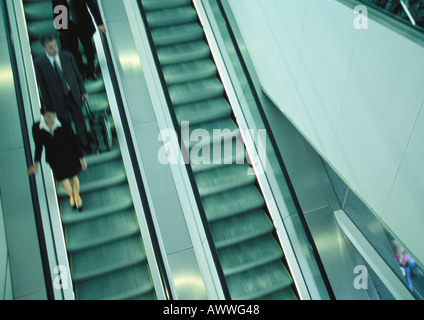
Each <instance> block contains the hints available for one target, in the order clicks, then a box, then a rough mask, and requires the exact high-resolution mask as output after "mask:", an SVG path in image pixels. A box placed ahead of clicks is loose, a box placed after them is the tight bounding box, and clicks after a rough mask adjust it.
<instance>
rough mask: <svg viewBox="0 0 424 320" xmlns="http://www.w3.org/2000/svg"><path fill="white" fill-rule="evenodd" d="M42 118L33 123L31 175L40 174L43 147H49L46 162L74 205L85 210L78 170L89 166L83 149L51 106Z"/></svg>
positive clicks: (43, 112) (69, 128) (72, 205)
mask: <svg viewBox="0 0 424 320" xmlns="http://www.w3.org/2000/svg"><path fill="white" fill-rule="evenodd" d="M42 114H43V116H42V118H41V120H40V122H37V123H35V124H34V125H33V127H32V134H33V138H34V142H35V156H34V165H33V166H32V167H30V168H29V169H28V171H27V174H28V176H32V175H35V174H37V172H38V170H39V164H40V161H41V155H42V152H43V148H45V149H46V162H47V163H48V164H49V165H50V167H51V169H52V171H53V175H54V177H55V179H56V180H58V181H59V183H60V185H61V186H62V188H63V189H64V190H65V192H66V194H67V195H68V196H69V198H70V199H69V203H70V205H71V207H72V208H74V209H75V208H76V209H78V211H81V210H82V207H83V203H82V199H81V196H80V183H79V179H78V174H79V173H80V172H81V171H82V170H86V169H87V162H86V161H85V159H84V155H83V152H82V149H81V147H80V145H79V143H78V141H77V139H76V136H75V134H74V132H73V131H72V128H71V127H70V126H69V125H68V124H67V123H66V122H65V121H60V120H59V119H58V118H57V117H56V112H55V111H54V110H52V109H45V110H43V111H42Z"/></svg>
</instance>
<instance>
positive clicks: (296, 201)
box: [216, 0, 336, 300]
mask: <svg viewBox="0 0 424 320" xmlns="http://www.w3.org/2000/svg"><path fill="white" fill-rule="evenodd" d="M216 1H217V3H218V7H219V10H220V12H221V14H222V16H223V18H224V20H225V23H226V26H227V29H228V32H229V35H230V37H231V41H232V43H233V46H234V48H235V52H236V54H237V57H238V59H239V61H240V63H241V66H242V69H243V73H244V74H245V76H246V79H247V81H248V85H249V88H250V91H251V92H252V94H253V97H254V100H255V103H256V105H257V107H258V111H259V114H260V115H261V120H262V122H263V123H264V126H265V130H266V132H267V134H268V137H269V140H270V142H271V145H272V149H273V150H274V151H275V155H276V157H277V161H278V163H279V166H280V168H281V170H282V173H283V176H284V178H285V180H286V183H287V186H288V189H289V191H290V195H291V198H292V200H293V202H294V205H295V208H296V211H297V212H298V214H299V217H300V221H301V223H302V227H303V228H304V230H305V234H306V237H307V239H308V242H309V244H310V246H311V251H312V254H313V256H314V259H315V260H316V263H317V266H318V269H319V271H320V274H321V277H322V279H323V281H324V284H325V287H326V289H327V292H328V295H329V297H330V299H332V300H335V299H336V297H335V294H334V292H333V289H332V287H331V284H330V280H329V278H328V276H327V273H326V271H325V268H324V264H323V262H322V260H321V257H320V255H319V252H318V249H317V247H316V244H315V241H314V240H313V236H312V233H311V231H310V229H309V227H308V224H307V222H306V218H305V215H304V212H303V210H302V208H301V206H300V202H299V199H298V198H297V195H296V192H295V190H294V187H293V184H292V182H291V180H290V177H289V174H288V171H287V167H286V165H285V162H284V160H283V157H282V155H281V153H280V152H278V151H277V150H278V147H277V143H276V139H275V137H274V135H273V133H272V131H271V127H270V125H269V122H268V119H267V117H266V115H265V112H264V109H263V106H262V103H261V102H260V99H259V95H258V93H257V91H256V89H255V86H254V83H253V80H252V78H251V76H250V73H249V69H248V67H247V65H246V62H245V60H244V57H243V54H242V52H241V50H240V47H239V45H238V42H237V38H236V36H235V34H234V32H233V30H232V28H231V24H230V21H229V19H228V16H227V14H226V12H225V9H224V6H223V5H222V1H221V0H216Z"/></svg>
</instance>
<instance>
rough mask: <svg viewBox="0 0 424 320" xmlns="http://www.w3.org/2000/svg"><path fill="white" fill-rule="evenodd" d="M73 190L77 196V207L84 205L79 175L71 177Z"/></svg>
mask: <svg viewBox="0 0 424 320" xmlns="http://www.w3.org/2000/svg"><path fill="white" fill-rule="evenodd" d="M71 183H72V190H73V194H74V197H75V204H76V206H77V208H81V207H82V199H81V197H80V183H79V179H78V177H77V176H75V177H72V178H71Z"/></svg>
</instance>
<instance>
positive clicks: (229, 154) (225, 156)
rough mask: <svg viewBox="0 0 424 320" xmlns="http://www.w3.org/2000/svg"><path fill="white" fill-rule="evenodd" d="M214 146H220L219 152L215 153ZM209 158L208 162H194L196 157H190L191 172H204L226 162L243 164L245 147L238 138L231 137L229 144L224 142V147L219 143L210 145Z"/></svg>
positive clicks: (245, 160) (244, 161)
mask: <svg viewBox="0 0 424 320" xmlns="http://www.w3.org/2000/svg"><path fill="white" fill-rule="evenodd" d="M225 147H226V148H225ZM215 148H220V152H219V153H217V154H215ZM209 158H210V159H209V161H208V162H205V161H203V162H200V163H198V162H195V160H196V159H190V165H191V168H192V170H193V172H194V173H199V172H205V171H208V170H213V169H218V168H219V167H222V166H225V165H228V164H243V163H246V162H247V159H246V149H245V148H244V144H243V143H242V142H241V141H240V140H238V139H232V141H231V144H230V143H225V145H224V147H222V146H221V145H214V146H212V148H211V150H210V155H209Z"/></svg>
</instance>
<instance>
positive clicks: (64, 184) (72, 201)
mask: <svg viewBox="0 0 424 320" xmlns="http://www.w3.org/2000/svg"><path fill="white" fill-rule="evenodd" d="M59 184H60V185H61V186H62V188H63V190H65V192H66V194H67V195H68V196H69V198H70V200H69V203H70V205H71V206H72V207H73V206H74V205H75V197H74V192H73V191H72V187H71V184H70V183H69V180H68V179H66V180H62V181H59Z"/></svg>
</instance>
